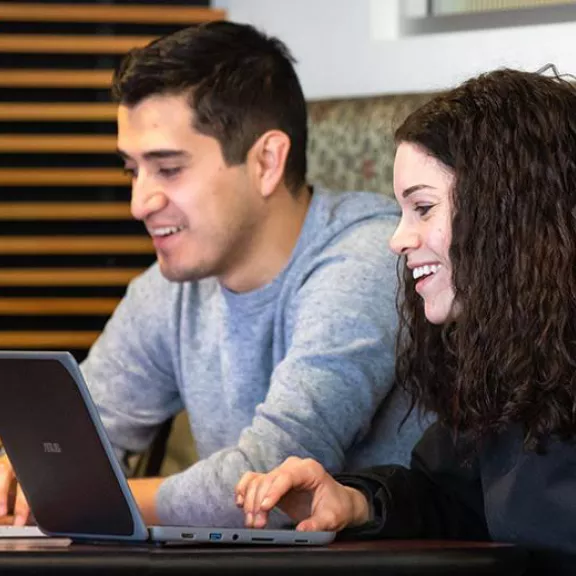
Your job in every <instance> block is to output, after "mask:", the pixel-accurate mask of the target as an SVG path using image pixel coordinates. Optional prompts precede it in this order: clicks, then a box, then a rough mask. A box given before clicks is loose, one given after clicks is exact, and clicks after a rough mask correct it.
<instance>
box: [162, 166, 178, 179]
mask: <svg viewBox="0 0 576 576" xmlns="http://www.w3.org/2000/svg"><path fill="white" fill-rule="evenodd" d="M180 171H181V168H180V167H179V166H178V167H176V168H159V169H158V174H160V176H164V177H165V178H170V177H171V176H176V175H177V174H179V173H180Z"/></svg>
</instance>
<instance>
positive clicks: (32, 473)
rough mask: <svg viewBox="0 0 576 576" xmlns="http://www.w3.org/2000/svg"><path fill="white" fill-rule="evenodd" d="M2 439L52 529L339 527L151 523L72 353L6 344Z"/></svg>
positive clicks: (210, 539)
mask: <svg viewBox="0 0 576 576" xmlns="http://www.w3.org/2000/svg"><path fill="white" fill-rule="evenodd" d="M0 438H1V439H2V442H3V444H4V448H5V450H6V453H7V455H8V457H9V459H10V461H11V463H12V466H13V467H14V471H15V473H16V476H17V478H18V480H19V482H20V485H21V487H22V490H23V492H24V494H25V496H26V498H27V500H28V503H29V505H30V509H31V511H32V513H33V514H34V517H35V520H36V523H37V525H38V528H39V529H40V530H41V531H42V532H43V533H45V534H47V535H48V536H55V537H65V538H71V539H72V540H77V541H129V542H156V543H183V542H187V543H202V544H203V543H216V544H258V545H262V544H273V545H282V544H285V545H308V546H310V545H322V544H328V543H330V542H331V541H332V540H333V539H334V537H335V533H334V532H297V531H295V530H268V529H263V530H256V529H248V528H240V529H236V528H214V527H198V526H146V525H145V524H144V521H143V518H142V516H141V514H140V511H139V510H138V507H137V505H136V501H135V500H134V497H133V496H132V493H131V492H130V488H129V486H128V482H127V481H126V478H125V476H124V473H123V471H122V468H121V466H120V463H119V462H118V460H117V458H116V456H115V453H114V450H113V448H112V445H111V444H110V441H109V439H108V437H107V436H106V432H105V430H104V426H103V424H102V422H101V420H100V417H99V415H98V411H97V408H96V406H95V404H94V402H93V400H92V398H91V396H90V393H89V391H88V387H87V386H86V383H85V381H84V378H83V377H82V373H81V372H80V368H79V366H78V364H77V362H76V360H75V359H74V357H73V356H72V355H71V354H70V353H68V352H36V351H34V352H29V351H26V352H14V351H0ZM233 497H234V495H233V494H230V498H231V499H233Z"/></svg>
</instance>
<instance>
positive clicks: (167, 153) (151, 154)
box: [117, 148, 190, 160]
mask: <svg viewBox="0 0 576 576" xmlns="http://www.w3.org/2000/svg"><path fill="white" fill-rule="evenodd" d="M117 152H118V154H119V156H120V157H121V158H123V159H124V160H131V159H132V158H131V157H130V155H129V154H127V153H126V152H124V150H120V148H118V149H117ZM189 156H190V154H189V153H188V152H186V151H184V150H170V149H166V150H164V149H160V150H149V151H148V152H144V154H142V157H143V158H144V160H161V159H162V158H185V157H189Z"/></svg>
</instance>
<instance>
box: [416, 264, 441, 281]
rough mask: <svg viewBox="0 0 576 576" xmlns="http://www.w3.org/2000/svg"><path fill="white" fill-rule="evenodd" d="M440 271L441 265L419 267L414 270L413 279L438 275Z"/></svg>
mask: <svg viewBox="0 0 576 576" xmlns="http://www.w3.org/2000/svg"><path fill="white" fill-rule="evenodd" d="M439 269H440V264H431V265H426V266H418V267H416V268H414V270H412V277H413V278H414V280H418V278H422V276H429V275H431V274H436V272H438V270H439Z"/></svg>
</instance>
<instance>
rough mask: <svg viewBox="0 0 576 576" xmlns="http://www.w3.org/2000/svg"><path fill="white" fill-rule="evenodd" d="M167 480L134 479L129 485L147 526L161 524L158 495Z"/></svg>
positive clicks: (129, 481)
mask: <svg viewBox="0 0 576 576" xmlns="http://www.w3.org/2000/svg"><path fill="white" fill-rule="evenodd" d="M164 480H165V478H132V479H130V480H128V485H129V486H130V490H131V492H132V495H133V496H134V500H136V504H138V508H139V509H140V512H141V514H142V517H143V518H144V523H145V524H159V520H158V514H157V512H156V494H157V493H158V488H160V484H162V482H164Z"/></svg>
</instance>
